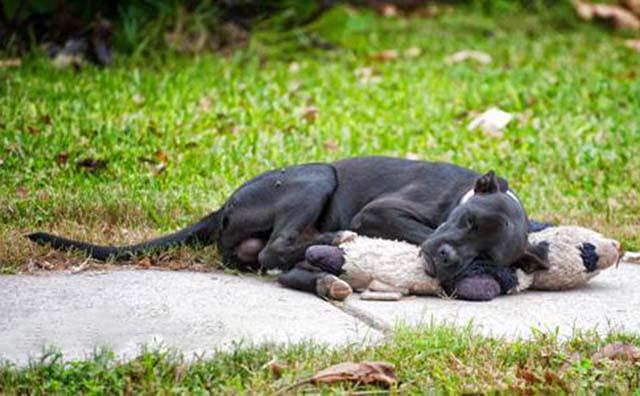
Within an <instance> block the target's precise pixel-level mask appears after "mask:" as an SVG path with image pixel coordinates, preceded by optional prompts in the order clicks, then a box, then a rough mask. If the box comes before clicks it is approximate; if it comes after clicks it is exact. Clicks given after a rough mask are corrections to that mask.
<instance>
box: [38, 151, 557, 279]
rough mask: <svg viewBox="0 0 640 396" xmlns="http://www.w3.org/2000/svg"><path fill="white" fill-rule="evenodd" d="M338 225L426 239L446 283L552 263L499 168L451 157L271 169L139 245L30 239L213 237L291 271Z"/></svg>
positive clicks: (243, 265)
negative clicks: (467, 164) (498, 269)
mask: <svg viewBox="0 0 640 396" xmlns="http://www.w3.org/2000/svg"><path fill="white" fill-rule="evenodd" d="M339 230H353V231H355V232H357V233H358V234H361V235H366V236H375V237H380V238H387V239H399V240H404V241H407V242H410V243H413V244H418V245H421V247H422V254H423V257H424V259H425V271H427V273H429V274H430V275H432V276H435V277H437V278H438V279H440V280H441V281H447V280H450V279H452V278H454V277H456V276H459V273H460V271H461V270H462V269H464V268H467V267H468V266H469V263H472V262H478V261H481V260H485V261H488V262H491V263H492V265H498V266H527V267H529V268H544V267H545V266H546V264H545V260H546V256H545V249H544V246H531V245H530V244H529V243H528V240H527V233H528V231H529V221H528V219H527V216H526V213H525V210H524V208H523V206H522V204H521V203H520V201H519V200H518V199H517V197H516V196H515V195H514V194H513V193H512V192H511V191H509V187H508V184H507V182H506V181H505V180H503V179H499V178H497V177H496V176H495V175H494V173H493V172H489V173H487V174H484V175H482V174H478V173H476V172H473V171H471V170H467V169H464V168H461V167H458V166H455V165H452V164H446V163H436V162H426V161H413V160H405V159H397V158H388V157H361V158H351V159H345V160H341V161H337V162H334V163H331V164H322V163H314V164H305V165H295V166H290V167H286V168H282V169H278V170H272V171H268V172H265V173H263V174H261V175H259V176H257V177H255V178H253V179H252V180H250V181H249V182H247V183H245V184H243V185H242V186H240V188H238V189H237V190H236V191H235V192H234V193H233V194H232V195H231V197H229V199H228V200H227V202H225V204H224V205H223V206H222V207H221V208H220V209H218V210H217V211H215V212H213V213H211V214H209V215H208V216H206V217H204V218H203V219H201V220H200V221H199V222H197V223H196V224H194V225H191V226H189V227H187V228H185V229H182V230H180V231H177V232H176V233H173V234H170V235H167V236H163V237H160V238H157V239H153V240H151V241H147V242H143V243H140V244H137V245H131V246H118V247H110V246H98V245H92V244H88V243H84V242H78V241H72V240H68V239H65V238H61V237H57V236H54V235H51V234H47V233H34V234H30V235H29V238H30V239H31V240H33V241H35V242H37V243H41V244H45V243H48V244H51V245H52V246H53V247H55V248H59V249H77V250H81V251H84V252H86V253H88V254H89V255H90V256H91V257H93V258H96V259H99V260H106V259H115V260H117V259H124V258H129V257H131V256H135V255H139V254H142V253H145V252H149V251H152V250H158V249H163V248H167V247H169V246H172V245H176V244H189V245H193V244H212V243H215V244H217V246H218V248H219V249H220V251H221V253H222V256H223V260H224V261H225V262H226V263H227V264H228V265H231V266H235V267H237V268H240V269H250V270H251V269H253V270H255V269H280V270H282V271H287V270H289V269H291V268H292V267H293V266H294V265H295V264H296V263H298V262H300V261H301V260H303V259H304V254H305V250H306V249H307V247H309V246H311V245H318V244H333V243H335V242H336V241H337V240H339V239H340V233H339ZM245 241H262V243H260V242H259V243H245V244H243V242H245ZM321 277H322V274H318V273H317V272H313V271H305V270H299V271H296V273H295V279H292V280H291V281H292V282H297V283H300V282H302V283H304V284H308V285H315V282H316V281H317V280H318V279H320V278H321ZM285 284H286V282H285ZM309 289H310V290H309V291H314V290H315V286H314V288H313V290H311V287H309Z"/></svg>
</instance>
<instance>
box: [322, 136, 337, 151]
mask: <svg viewBox="0 0 640 396" xmlns="http://www.w3.org/2000/svg"><path fill="white" fill-rule="evenodd" d="M324 148H325V150H327V151H329V152H331V153H333V152H334V151H336V150H337V149H338V142H337V141H336V140H335V139H327V140H326V141H325V142H324Z"/></svg>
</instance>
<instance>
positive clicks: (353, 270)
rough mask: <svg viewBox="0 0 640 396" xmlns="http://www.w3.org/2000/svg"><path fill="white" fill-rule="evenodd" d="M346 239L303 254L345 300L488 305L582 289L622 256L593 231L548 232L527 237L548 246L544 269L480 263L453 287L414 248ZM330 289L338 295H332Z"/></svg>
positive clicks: (374, 240) (561, 228)
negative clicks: (438, 299) (359, 294)
mask: <svg viewBox="0 0 640 396" xmlns="http://www.w3.org/2000/svg"><path fill="white" fill-rule="evenodd" d="M345 235H348V237H346V238H343V241H342V242H341V243H340V244H339V246H324V245H322V246H320V245H317V246H311V247H309V248H308V249H307V252H306V261H307V263H309V264H311V265H313V266H315V267H317V268H320V269H321V270H324V271H327V272H330V273H333V275H330V276H327V279H328V280H332V282H342V283H344V284H341V285H338V286H340V287H331V285H328V287H326V288H325V289H326V290H327V296H326V297H328V298H332V299H344V298H346V297H347V296H348V295H349V294H351V292H352V290H356V291H363V292H366V293H365V294H363V297H365V298H371V299H384V300H388V299H399V298H400V297H399V296H403V295H408V294H416V295H439V296H445V295H448V296H454V297H457V298H461V299H466V300H473V301H487V300H491V299H493V298H495V297H496V296H498V295H500V294H511V293H517V292H521V291H523V290H525V289H536V290H567V289H572V288H576V287H580V286H582V285H584V284H585V283H586V282H587V281H589V280H590V279H591V278H593V277H594V276H596V275H597V274H599V273H600V271H602V270H604V269H606V268H609V267H611V266H612V265H614V264H616V263H617V262H618V260H619V258H620V254H621V252H620V243H618V242H617V241H615V240H613V239H609V238H605V237H604V236H602V235H601V234H599V233H597V232H595V231H592V230H589V229H586V228H582V227H575V226H558V227H549V228H546V229H544V230H542V231H539V232H533V233H531V234H530V235H529V240H530V242H532V243H544V244H546V245H547V247H548V259H549V268H548V269H545V270H538V271H533V272H531V273H527V272H525V270H523V269H519V268H511V267H497V266H491V265H490V264H488V263H478V264H477V265H475V266H474V265H472V266H471V267H470V268H468V269H467V270H465V273H464V276H463V277H462V278H460V279H457V280H456V281H455V283H454V284H451V285H443V284H440V282H438V280H436V279H435V278H432V277H430V276H429V275H427V274H426V272H425V271H424V266H423V261H422V258H421V257H420V255H419V247H418V246H415V245H412V244H409V243H406V242H401V241H391V240H385V239H377V238H368V237H364V236H359V235H356V234H354V233H349V234H346V233H345ZM336 268H339V271H336ZM336 276H337V277H336ZM345 284H346V285H345ZM345 289H346V290H347V292H346V293H345ZM331 290H340V293H337V294H336V295H333V294H332V293H331ZM378 292H384V293H382V294H380V293H378ZM390 295H391V297H390ZM394 296H396V297H394Z"/></svg>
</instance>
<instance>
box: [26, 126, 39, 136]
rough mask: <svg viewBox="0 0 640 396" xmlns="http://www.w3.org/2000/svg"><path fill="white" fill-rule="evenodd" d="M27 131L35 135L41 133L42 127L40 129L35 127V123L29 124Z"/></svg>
mask: <svg viewBox="0 0 640 396" xmlns="http://www.w3.org/2000/svg"><path fill="white" fill-rule="evenodd" d="M27 131H29V133H30V134H32V135H34V136H35V135H39V134H40V129H38V127H35V126H33V125H29V126H28V127H27Z"/></svg>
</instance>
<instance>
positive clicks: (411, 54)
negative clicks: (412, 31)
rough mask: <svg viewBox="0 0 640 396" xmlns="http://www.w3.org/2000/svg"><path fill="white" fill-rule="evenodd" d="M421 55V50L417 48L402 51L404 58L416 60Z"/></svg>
mask: <svg viewBox="0 0 640 396" xmlns="http://www.w3.org/2000/svg"><path fill="white" fill-rule="evenodd" d="M421 54H422V50H421V49H420V48H418V47H411V48H407V49H406V50H404V56H405V58H417V57H419V56H420V55H421Z"/></svg>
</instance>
